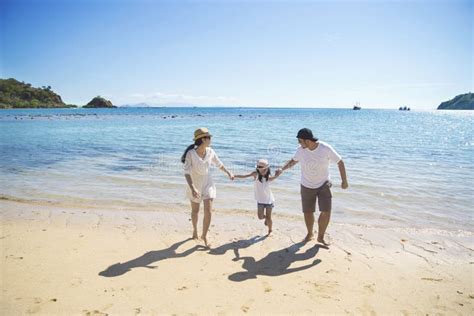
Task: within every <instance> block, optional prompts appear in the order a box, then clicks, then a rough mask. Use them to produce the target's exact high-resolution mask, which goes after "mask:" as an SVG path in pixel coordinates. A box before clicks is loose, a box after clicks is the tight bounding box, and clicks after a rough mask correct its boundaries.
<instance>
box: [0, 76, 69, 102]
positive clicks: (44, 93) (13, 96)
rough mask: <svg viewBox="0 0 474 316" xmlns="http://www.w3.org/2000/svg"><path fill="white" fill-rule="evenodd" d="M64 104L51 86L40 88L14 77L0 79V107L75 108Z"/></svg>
mask: <svg viewBox="0 0 474 316" xmlns="http://www.w3.org/2000/svg"><path fill="white" fill-rule="evenodd" d="M75 107H77V106H76V105H72V104H65V103H64V102H63V100H62V99H61V97H60V96H59V95H58V94H56V93H54V91H53V90H51V86H43V87H41V88H35V87H32V86H31V84H29V83H25V82H20V81H18V80H16V79H13V78H10V79H0V109H11V108H75Z"/></svg>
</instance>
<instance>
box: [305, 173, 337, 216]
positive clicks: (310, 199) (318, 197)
mask: <svg viewBox="0 0 474 316" xmlns="http://www.w3.org/2000/svg"><path fill="white" fill-rule="evenodd" d="M316 201H318V206H319V211H320V212H330V211H331V205H332V194H331V182H330V181H326V182H325V183H324V184H323V185H322V186H321V187H319V188H316V189H310V188H307V187H305V186H303V185H302V186H301V204H302V206H303V213H306V212H308V213H309V212H313V213H314V212H315V211H316Z"/></svg>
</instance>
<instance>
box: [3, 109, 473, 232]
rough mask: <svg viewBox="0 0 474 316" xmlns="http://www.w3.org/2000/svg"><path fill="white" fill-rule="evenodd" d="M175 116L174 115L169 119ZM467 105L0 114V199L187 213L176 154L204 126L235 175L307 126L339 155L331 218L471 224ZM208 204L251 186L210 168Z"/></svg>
mask: <svg viewBox="0 0 474 316" xmlns="http://www.w3.org/2000/svg"><path fill="white" fill-rule="evenodd" d="M173 116H174V117H173ZM473 120H474V116H473V114H472V113H471V112H466V111H453V112H450V111H438V112H399V111H388V110H364V111H351V110H341V109H248V108H242V109H236V108H234V109H220V108H143V109H134V108H128V109H125V108H123V109H120V108H119V109H113V110H111V109H96V110H93V109H88V110H86V109H67V110H3V111H2V112H1V113H0V124H1V131H2V133H1V136H0V141H1V145H0V153H1V157H2V164H1V169H0V173H1V176H2V184H1V191H0V194H1V195H2V197H3V198H5V199H24V200H28V201H33V202H38V201H43V202H54V203H59V204H61V203H64V204H65V205H66V204H67V205H79V206H89V207H92V206H94V207H115V208H137V209H146V210H150V211H157V210H159V209H162V207H167V209H173V210H177V211H188V208H189V207H188V201H187V200H186V198H185V194H184V190H185V180H184V177H183V175H182V164H181V163H180V161H179V159H180V156H181V154H182V152H183V150H184V149H185V147H186V146H187V145H189V144H190V143H191V142H192V136H193V131H194V129H195V128H197V127H200V126H206V127H208V128H209V129H210V131H211V133H212V134H213V136H214V137H213V147H214V149H215V150H216V152H217V153H218V155H219V156H220V158H221V160H222V161H223V162H224V163H225V164H226V166H227V167H228V168H229V169H231V170H232V171H233V172H234V173H247V172H250V171H252V170H253V168H254V165H255V161H256V160H257V159H258V158H266V159H268V160H269V161H270V163H271V166H272V168H273V169H274V168H275V167H277V166H281V165H282V164H283V163H284V162H285V161H287V160H288V159H290V158H292V156H293V154H294V152H295V150H296V148H297V141H296V137H295V135H296V133H297V131H298V129H300V128H302V127H309V128H311V129H312V130H313V132H314V133H315V134H316V135H317V137H319V138H320V139H321V140H324V141H326V142H328V143H330V144H331V145H333V146H334V148H336V150H337V151H338V152H339V153H340V154H341V155H342V156H343V159H344V161H345V164H346V168H347V171H348V177H349V183H350V189H349V190H347V191H343V190H341V189H340V178H339V174H338V170H337V168H336V167H335V166H333V167H332V168H331V173H332V178H333V182H334V186H333V195H334V197H335V198H334V202H333V203H334V215H333V218H334V220H335V221H336V222H344V223H353V224H359V225H374V226H375V225H380V226H392V227H393V226H399V227H405V226H409V227H417V228H439V229H447V230H468V231H472V228H471V227H472V207H473V205H474V203H473V202H474V198H473V197H474V189H473V188H472V185H471V184H472V181H473V179H474V166H473V157H474V140H473V130H474V127H473ZM214 174H215V179H216V182H217V188H218V197H217V199H216V203H215V208H216V210H217V211H224V212H225V211H231V210H236V209H240V210H244V211H248V212H255V202H254V200H253V191H252V190H253V186H252V182H251V181H248V180H247V181H245V180H238V181H235V182H234V183H231V182H230V181H229V180H228V179H227V178H226V177H225V176H224V175H223V174H222V173H220V172H219V171H217V170H214ZM272 186H273V187H272V188H273V192H274V194H275V197H276V200H277V202H276V207H275V213H276V214H278V213H283V214H289V215H298V216H300V214H301V208H300V198H299V168H298V166H296V167H295V168H294V169H293V170H291V171H289V172H287V173H285V174H284V175H283V176H282V177H281V178H280V179H278V180H277V181H275V182H274V183H272Z"/></svg>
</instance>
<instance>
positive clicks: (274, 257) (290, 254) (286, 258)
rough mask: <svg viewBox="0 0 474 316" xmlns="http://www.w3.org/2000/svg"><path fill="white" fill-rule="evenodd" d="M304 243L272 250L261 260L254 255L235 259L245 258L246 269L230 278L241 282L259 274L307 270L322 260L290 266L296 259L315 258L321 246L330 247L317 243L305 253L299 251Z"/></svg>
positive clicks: (244, 266)
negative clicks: (257, 259) (299, 265)
mask: <svg viewBox="0 0 474 316" xmlns="http://www.w3.org/2000/svg"><path fill="white" fill-rule="evenodd" d="M303 245H305V242H300V243H297V244H294V245H291V246H290V247H288V248H284V249H281V250H278V251H272V252H270V253H269V254H268V255H267V256H266V257H264V258H262V259H261V260H259V261H255V258H253V257H242V258H238V259H236V260H235V261H238V260H243V261H244V263H243V264H242V268H244V269H245V270H246V271H242V272H236V273H234V274H231V275H229V280H231V281H235V282H241V281H245V280H249V279H256V278H257V276H258V275H266V276H280V275H284V274H288V273H293V272H298V271H302V270H306V269H309V268H311V267H314V266H315V265H317V264H319V263H320V262H321V260H320V259H316V260H314V261H313V262H311V263H309V264H306V265H304V266H301V267H297V268H290V265H291V264H292V263H293V262H296V261H305V260H309V259H311V258H313V257H314V256H316V254H317V253H318V251H319V249H320V248H323V249H328V247H326V246H322V245H317V244H316V245H314V246H313V247H311V248H309V249H308V250H306V251H305V252H304V253H297V252H298V250H300V249H301V247H302V246H303Z"/></svg>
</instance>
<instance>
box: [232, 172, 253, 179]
mask: <svg viewBox="0 0 474 316" xmlns="http://www.w3.org/2000/svg"><path fill="white" fill-rule="evenodd" d="M256 175H257V171H253V172H251V173H249V174H235V175H234V178H236V179H245V178H250V177H253V178H254V179H255V177H256Z"/></svg>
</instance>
